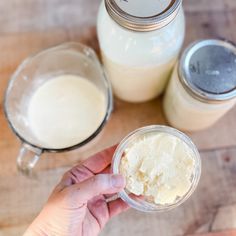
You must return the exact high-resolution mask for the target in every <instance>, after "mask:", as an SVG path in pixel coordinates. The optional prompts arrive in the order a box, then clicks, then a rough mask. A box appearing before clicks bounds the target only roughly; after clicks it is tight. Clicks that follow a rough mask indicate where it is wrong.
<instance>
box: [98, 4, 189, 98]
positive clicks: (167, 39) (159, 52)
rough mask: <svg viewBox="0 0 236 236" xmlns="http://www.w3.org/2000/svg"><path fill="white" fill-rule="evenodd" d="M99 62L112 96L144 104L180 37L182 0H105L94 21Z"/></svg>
mask: <svg viewBox="0 0 236 236" xmlns="http://www.w3.org/2000/svg"><path fill="white" fill-rule="evenodd" d="M97 32H98V39H99V44H100V49H101V54H102V59H103V64H104V66H105V70H106V72H107V75H108V78H109V79H110V80H111V83H112V86H113V90H114V93H115V95H116V96H117V97H118V98H120V99H122V100H125V101H128V102H144V101H147V100H150V99H153V98H155V97H156V96H158V95H160V94H161V93H162V92H163V90H164V88H165V86H166V83H167V81H168V78H169V77H170V74H171V71H172V69H173V67H174V65H175V62H176V59H177V57H178V54H179V51H180V49H181V46H182V44H183V40H184V35H185V18H184V12H183V8H182V1H181V0H159V1H158V2H156V1H154V0H148V1H141V0H139V1H120V0H104V1H102V4H101V6H100V10H99V13H98V20H97Z"/></svg>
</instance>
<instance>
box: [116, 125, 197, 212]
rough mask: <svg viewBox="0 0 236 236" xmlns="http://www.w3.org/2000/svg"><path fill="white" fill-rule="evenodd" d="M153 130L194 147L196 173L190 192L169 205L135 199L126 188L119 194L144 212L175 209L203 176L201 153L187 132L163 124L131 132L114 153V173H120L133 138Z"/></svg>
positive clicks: (188, 194)
mask: <svg viewBox="0 0 236 236" xmlns="http://www.w3.org/2000/svg"><path fill="white" fill-rule="evenodd" d="M153 132H157V133H167V134H170V135H173V136H175V137H178V138H180V139H181V140H183V141H184V142H185V143H186V144H187V145H188V146H189V147H190V148H191V149H192V151H193V153H194V159H195V162H196V164H195V170H194V175H193V180H192V184H191V187H190V188H189V190H188V192H187V193H186V194H185V195H184V196H182V197H181V198H180V199H179V200H178V201H176V202H175V203H173V204H167V205H156V204H151V203H148V202H147V201H141V200H140V199H139V200H134V199H133V198H131V197H130V196H129V195H128V193H127V192H126V190H122V191H121V192H119V193H118V196H119V197H120V198H121V199H122V200H123V201H125V202H126V203H127V204H129V205H130V206H131V207H132V208H134V209H136V210H139V211H143V212H165V211H168V210H171V209H174V208H176V207H177V206H179V205H181V204H182V203H184V202H185V201H186V200H187V199H188V198H189V197H190V196H191V195H192V194H193V192H194V191H195V189H196V188H197V185H198V182H199V180H200V176H201V158H200V154H199V152H198V150H197V147H196V146H195V144H194V143H193V142H192V140H191V139H190V138H189V137H188V136H187V135H186V134H184V133H182V132H181V131H179V130H177V129H174V128H171V127H168V126H163V125H151V126H146V127H143V128H139V129H137V130H135V131H133V132H131V133H130V134H128V135H127V136H126V137H125V138H124V139H123V140H122V141H121V142H120V144H119V145H118V147H117V149H116V151H115V153H114V155H113V159H112V171H113V173H114V174H119V173H120V170H119V165H120V161H121V158H122V155H123V153H124V151H125V149H126V148H127V146H128V145H129V144H130V142H131V141H132V140H134V139H136V138H137V136H139V135H143V134H148V133H153ZM140 201H141V202H140Z"/></svg>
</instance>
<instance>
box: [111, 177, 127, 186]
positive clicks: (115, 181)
mask: <svg viewBox="0 0 236 236" xmlns="http://www.w3.org/2000/svg"><path fill="white" fill-rule="evenodd" d="M111 183H112V186H113V187H114V188H124V187H125V179H124V177H123V176H122V175H113V176H112V177H111Z"/></svg>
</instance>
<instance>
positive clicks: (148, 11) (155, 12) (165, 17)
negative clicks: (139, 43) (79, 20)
mask: <svg viewBox="0 0 236 236" xmlns="http://www.w3.org/2000/svg"><path fill="white" fill-rule="evenodd" d="M181 3H182V0H105V6H106V9H107V12H108V14H109V15H110V16H111V18H112V19H113V20H114V21H116V22H117V23H118V24H119V25H121V26H123V27H125V28H127V29H130V30H134V31H152V30H156V29H160V28H162V27H164V26H166V25H167V24H169V23H170V22H171V21H172V20H173V19H174V18H175V17H176V15H177V13H178V11H179V8H180V6H181Z"/></svg>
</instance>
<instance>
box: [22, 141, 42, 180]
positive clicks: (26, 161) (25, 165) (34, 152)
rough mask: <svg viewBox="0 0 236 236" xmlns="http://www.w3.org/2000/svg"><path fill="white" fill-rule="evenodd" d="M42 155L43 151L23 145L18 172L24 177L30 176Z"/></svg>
mask: <svg viewBox="0 0 236 236" xmlns="http://www.w3.org/2000/svg"><path fill="white" fill-rule="evenodd" d="M41 154H42V150H41V149H38V148H34V147H32V146H30V145H28V144H25V143H23V145H22V147H21V149H20V153H19V155H18V157H17V168H18V170H19V171H20V172H21V173H22V174H23V175H26V176H30V175H31V174H32V170H33V168H34V167H35V165H36V163H37V162H38V160H39V158H40V155H41Z"/></svg>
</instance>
